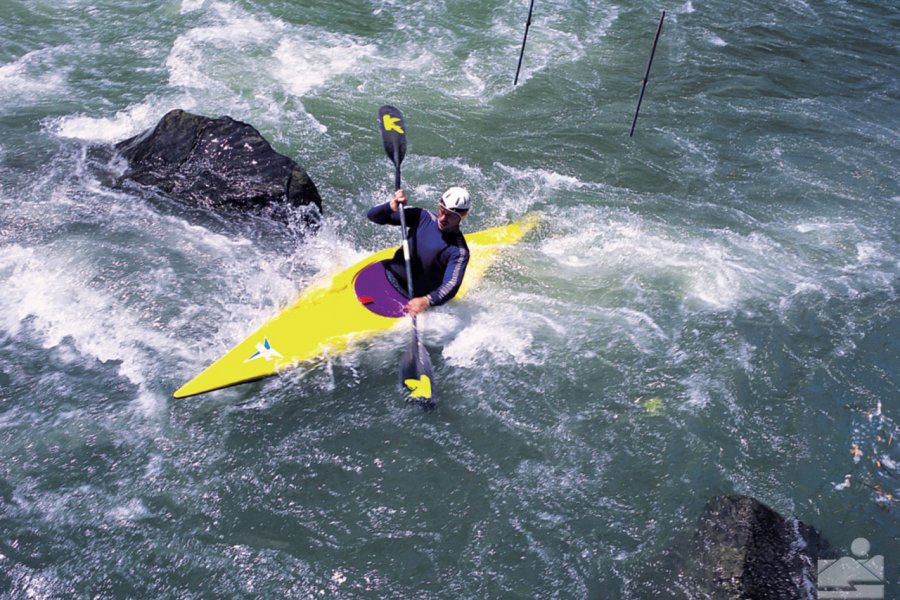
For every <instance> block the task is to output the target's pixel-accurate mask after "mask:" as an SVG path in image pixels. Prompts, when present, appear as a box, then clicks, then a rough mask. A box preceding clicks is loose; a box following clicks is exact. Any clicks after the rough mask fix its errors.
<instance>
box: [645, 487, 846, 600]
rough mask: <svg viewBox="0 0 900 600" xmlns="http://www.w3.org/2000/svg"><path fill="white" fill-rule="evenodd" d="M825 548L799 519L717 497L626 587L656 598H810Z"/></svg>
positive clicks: (740, 500)
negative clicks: (690, 529)
mask: <svg viewBox="0 0 900 600" xmlns="http://www.w3.org/2000/svg"><path fill="white" fill-rule="evenodd" d="M830 553H831V550H830V548H829V546H828V543H827V541H825V539H824V538H822V537H821V536H820V535H819V533H818V532H817V531H816V530H815V529H813V528H812V527H810V526H808V525H805V524H804V523H803V522H801V521H798V520H796V519H785V518H784V517H782V516H781V515H779V514H778V513H777V512H775V511H774V510H772V509H771V508H769V507H767V506H765V505H764V504H762V503H760V502H759V501H757V500H755V499H753V498H750V497H747V496H717V497H714V498H712V499H711V500H710V501H709V502H708V503H707V504H706V507H705V508H704V509H703V512H702V514H701V515H700V518H699V519H698V521H697V528H696V530H695V531H694V533H693V535H692V536H691V537H690V538H684V539H682V540H675V541H674V543H673V545H672V546H671V547H670V548H668V549H666V550H664V551H663V552H662V553H661V554H659V555H657V556H655V557H653V558H650V559H649V560H647V562H646V563H645V564H644V565H643V567H642V568H641V569H640V572H639V573H638V575H637V576H636V577H635V579H634V581H633V584H632V586H631V587H632V589H631V590H630V591H631V592H632V595H633V596H634V597H636V598H654V599H658V600H783V599H784V600H787V599H790V600H795V599H803V600H814V598H815V597H816V592H815V590H816V579H817V576H816V567H817V561H818V559H819V558H820V557H824V556H825V555H827V554H830Z"/></svg>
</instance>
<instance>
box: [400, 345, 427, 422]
mask: <svg viewBox="0 0 900 600" xmlns="http://www.w3.org/2000/svg"><path fill="white" fill-rule="evenodd" d="M400 379H401V380H402V381H403V385H405V386H406V389H407V391H408V392H409V400H410V401H412V402H416V403H418V404H422V405H423V406H426V407H431V406H434V397H433V394H432V389H431V384H432V382H433V381H434V373H433V370H432V368H431V359H430V358H429V357H428V351H427V350H425V347H424V346H423V345H422V344H421V342H419V336H418V335H413V337H412V340H411V341H410V343H409V344H408V345H407V347H406V352H404V353H403V359H402V360H401V362H400Z"/></svg>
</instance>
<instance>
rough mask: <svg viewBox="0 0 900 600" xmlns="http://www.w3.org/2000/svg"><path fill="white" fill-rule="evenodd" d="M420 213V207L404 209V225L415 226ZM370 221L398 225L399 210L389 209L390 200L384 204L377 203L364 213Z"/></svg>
mask: <svg viewBox="0 0 900 600" xmlns="http://www.w3.org/2000/svg"><path fill="white" fill-rule="evenodd" d="M421 214H422V209H421V208H407V209H406V225H407V227H415V226H416V225H418V224H419V216H420V215H421ZM366 216H367V217H368V218H369V220H370V221H372V222H373V223H377V224H379V225H400V212H399V211H398V212H394V211H392V210H391V203H390V201H388V202H385V203H384V204H378V205H376V206H373V207H372V208H370V209H369V213H368V214H367V215H366Z"/></svg>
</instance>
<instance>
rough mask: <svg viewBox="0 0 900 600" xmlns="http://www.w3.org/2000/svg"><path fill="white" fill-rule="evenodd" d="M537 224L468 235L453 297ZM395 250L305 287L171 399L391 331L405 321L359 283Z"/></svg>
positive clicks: (532, 218) (532, 217)
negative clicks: (463, 267) (466, 255)
mask: <svg viewBox="0 0 900 600" xmlns="http://www.w3.org/2000/svg"><path fill="white" fill-rule="evenodd" d="M539 219H540V217H539V215H538V214H536V213H531V214H528V215H526V216H525V217H523V218H522V219H520V220H518V221H516V222H514V223H511V224H509V225H505V226H501V227H494V228H491V229H485V230H484V231H479V232H476V233H467V234H466V243H467V244H468V246H469V252H470V257H469V265H468V267H467V269H466V276H465V279H464V280H463V283H462V286H461V287H460V290H459V293H457V295H456V297H457V298H459V297H461V296H464V295H465V294H466V292H467V291H468V290H469V289H470V288H471V287H472V286H473V285H474V284H476V283H477V282H478V281H479V280H480V279H481V277H482V276H483V275H484V273H485V271H486V270H487V268H488V267H489V266H490V264H491V263H492V262H493V260H494V258H495V257H496V256H497V253H498V252H499V251H500V250H502V249H503V248H504V247H506V246H509V245H511V244H515V243H517V242H519V241H520V240H521V239H522V237H523V236H524V235H525V234H526V233H528V232H529V231H531V230H532V229H533V228H534V227H535V226H536V225H537V223H538V221H539ZM395 251H396V247H394V248H387V249H385V250H382V251H381V252H377V253H375V254H372V255H371V256H369V257H367V258H365V259H363V260H361V261H360V262H358V263H356V264H355V265H353V266H351V267H348V268H347V269H344V270H343V271H341V272H340V273H338V274H336V275H334V276H333V277H331V278H330V279H328V280H326V281H324V282H322V283H320V284H318V285H313V286H312V287H310V288H308V289H307V290H306V291H304V292H303V294H302V295H301V296H300V298H298V299H297V301H296V302H295V303H294V304H292V305H291V306H288V307H287V308H285V309H284V310H282V311H281V313H280V314H278V316H276V317H274V318H273V319H271V320H270V321H268V322H267V323H266V324H264V325H263V326H262V327H260V328H259V329H257V330H256V331H254V332H253V333H252V334H250V335H249V336H248V337H247V339H245V340H244V341H243V342H241V343H239V344H238V345H236V346H235V347H234V348H232V349H231V350H229V351H228V353H227V354H225V356H223V357H222V358H220V359H219V360H217V361H216V362H214V363H213V364H211V365H210V366H208V367H207V368H206V369H204V370H203V371H202V372H201V373H200V374H199V375H197V376H196V377H194V378H193V379H191V380H190V381H188V382H187V383H186V384H184V385H183V386H181V387H180V388H179V389H178V390H177V391H176V392H175V397H176V398H186V397H188V396H195V395H197V394H203V393H205V392H210V391H213V390H218V389H222V388H225V387H229V386H232V385H237V384H239V383H247V382H249V381H254V380H256V379H260V378H263V377H268V376H270V375H275V374H277V373H279V372H280V371H283V370H285V369H288V368H292V367H296V366H299V365H300V364H303V363H308V362H311V361H314V360H315V359H316V358H318V357H321V356H322V355H324V354H326V353H334V352H340V351H342V350H344V349H346V348H347V347H348V345H350V343H351V342H355V341H358V340H362V339H365V338H367V337H371V336H373V335H375V334H378V333H380V332H383V331H387V330H388V329H390V328H392V327H394V326H395V325H397V324H398V323H399V322H401V321H402V320H403V318H402V315H401V314H400V312H399V311H391V310H387V311H385V310H381V308H383V307H378V306H377V305H378V304H379V303H378V302H374V299H373V298H369V297H368V296H365V295H361V293H360V289H359V285H357V284H358V283H361V280H359V281H358V278H359V277H360V274H362V273H365V272H367V270H366V267H370V266H372V265H374V264H375V263H379V262H381V261H382V260H385V259H389V258H391V257H392V256H393V255H394V252H395ZM368 272H371V269H370V270H369V271H368ZM382 304H383V303H382ZM379 312H381V313H385V314H388V315H389V316H385V314H379Z"/></svg>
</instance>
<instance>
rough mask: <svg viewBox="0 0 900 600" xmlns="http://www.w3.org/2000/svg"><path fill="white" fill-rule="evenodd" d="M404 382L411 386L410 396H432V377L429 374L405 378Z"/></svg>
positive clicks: (408, 386)
mask: <svg viewBox="0 0 900 600" xmlns="http://www.w3.org/2000/svg"><path fill="white" fill-rule="evenodd" d="M403 383H405V384H406V387H407V388H409V397H410V398H431V379H429V377H428V375H422V377H420V378H419V379H404V380H403Z"/></svg>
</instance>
